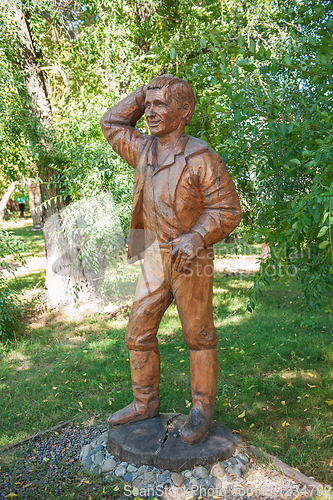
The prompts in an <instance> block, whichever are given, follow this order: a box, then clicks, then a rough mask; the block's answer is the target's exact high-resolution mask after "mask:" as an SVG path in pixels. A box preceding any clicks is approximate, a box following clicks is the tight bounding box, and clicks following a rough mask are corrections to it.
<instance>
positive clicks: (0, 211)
mask: <svg viewBox="0 0 333 500" xmlns="http://www.w3.org/2000/svg"><path fill="white" fill-rule="evenodd" d="M15 186H16V182H12V183H11V184H10V185H9V186H8V188H7V191H6V192H5V194H4V195H3V197H2V200H1V201H0V222H2V221H3V218H4V215H5V210H6V207H7V203H8V201H9V198H10V197H11V195H12V194H13V193H14V191H15Z"/></svg>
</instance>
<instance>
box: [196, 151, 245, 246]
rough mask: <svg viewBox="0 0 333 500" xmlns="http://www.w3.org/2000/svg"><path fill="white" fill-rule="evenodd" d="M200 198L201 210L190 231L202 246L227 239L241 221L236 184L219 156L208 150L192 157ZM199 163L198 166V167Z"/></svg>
mask: <svg viewBox="0 0 333 500" xmlns="http://www.w3.org/2000/svg"><path fill="white" fill-rule="evenodd" d="M194 161H196V162H197V165H195V167H197V168H195V170H196V174H197V179H198V183H199V185H200V189H201V193H202V197H203V206H204V208H203V210H202V212H201V214H200V215H199V217H198V218H197V220H196V221H195V223H194V224H193V226H192V227H191V232H195V233H198V234H200V235H201V236H202V238H203V240H204V243H205V246H209V245H213V244H214V243H218V242H219V241H221V240H222V239H223V238H225V237H226V236H228V235H229V234H230V233H231V232H232V231H233V230H234V229H235V228H236V227H237V226H238V224H239V222H240V220H241V207H240V201H239V197H238V194H237V192H236V187H235V184H234V182H233V180H232V178H231V175H230V174H229V172H228V170H227V167H226V166H225V164H224V163H223V161H222V160H221V158H220V157H219V155H218V154H216V153H215V152H213V151H211V150H210V151H208V152H206V153H204V154H203V155H200V156H199V157H196V158H194ZM199 162H200V166H199Z"/></svg>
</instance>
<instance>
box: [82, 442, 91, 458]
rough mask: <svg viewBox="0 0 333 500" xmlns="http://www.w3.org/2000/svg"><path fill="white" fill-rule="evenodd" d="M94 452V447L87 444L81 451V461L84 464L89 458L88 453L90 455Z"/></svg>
mask: <svg viewBox="0 0 333 500" xmlns="http://www.w3.org/2000/svg"><path fill="white" fill-rule="evenodd" d="M91 450H92V447H91V445H90V444H86V445H85V446H84V447H83V448H82V450H81V453H80V460H81V461H82V462H83V461H84V460H85V459H86V458H87V456H88V453H90V452H91Z"/></svg>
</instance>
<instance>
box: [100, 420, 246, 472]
mask: <svg viewBox="0 0 333 500" xmlns="http://www.w3.org/2000/svg"><path fill="white" fill-rule="evenodd" d="M186 418H187V416H186V415H181V414H179V413H162V414H160V415H159V416H158V417H155V418H151V419H147V420H143V421H141V422H136V423H134V424H131V425H127V426H125V427H122V428H120V429H119V428H118V429H115V428H114V429H110V431H109V435H108V451H109V453H111V454H113V455H115V456H116V457H118V458H120V459H121V460H122V461H124V462H128V463H132V464H134V465H136V466H141V465H153V466H155V467H156V468H158V469H168V470H185V469H192V468H193V467H194V466H197V465H209V464H212V463H214V462H216V461H217V460H227V459H228V458H229V457H231V456H232V454H233V453H234V451H235V448H236V443H235V438H234V436H233V434H232V432H231V431H230V430H229V429H228V428H227V427H226V426H225V425H222V424H219V423H218V422H215V421H214V422H212V424H211V427H210V429H209V432H208V434H207V436H206V437H205V438H204V439H203V440H202V441H201V442H200V443H198V444H195V445H188V444H186V443H184V442H183V441H182V439H181V437H180V429H181V427H182V425H183V424H184V422H185V420H186Z"/></svg>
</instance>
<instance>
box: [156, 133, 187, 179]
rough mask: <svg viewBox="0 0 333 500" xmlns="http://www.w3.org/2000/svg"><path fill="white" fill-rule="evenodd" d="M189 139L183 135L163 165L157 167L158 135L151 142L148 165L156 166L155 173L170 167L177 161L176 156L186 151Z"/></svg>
mask: <svg viewBox="0 0 333 500" xmlns="http://www.w3.org/2000/svg"><path fill="white" fill-rule="evenodd" d="M187 141H188V137H187V136H185V135H181V136H180V138H179V139H178V142H177V144H176V146H175V148H174V150H173V151H171V152H170V154H169V155H168V156H167V158H166V159H165V160H164V162H163V165H160V166H159V167H157V137H154V139H153V140H152V142H151V145H150V148H149V150H148V155H147V165H148V166H150V167H153V168H154V173H153V175H155V174H157V173H158V172H160V170H162V169H163V168H166V167H169V166H170V165H172V164H173V163H175V161H176V156H179V155H183V154H184V152H185V147H186V144H187Z"/></svg>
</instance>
